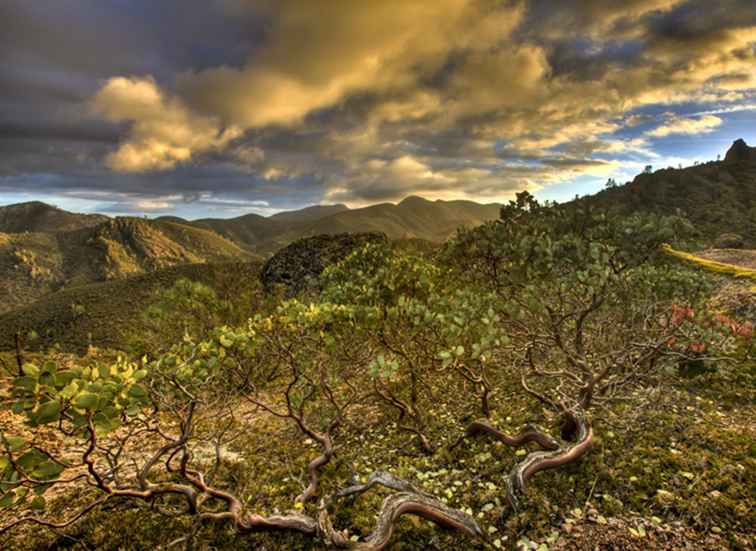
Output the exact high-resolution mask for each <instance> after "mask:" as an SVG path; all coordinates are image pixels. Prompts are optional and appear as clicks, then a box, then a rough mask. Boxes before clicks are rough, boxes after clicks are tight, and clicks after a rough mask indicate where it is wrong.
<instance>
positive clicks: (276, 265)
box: [260, 232, 388, 297]
mask: <svg viewBox="0 0 756 551" xmlns="http://www.w3.org/2000/svg"><path fill="white" fill-rule="evenodd" d="M387 242H388V238H387V237H386V235H385V234H383V233H378V232H371V233H340V234H336V235H316V236H314V237H305V238H302V239H299V240H297V241H295V242H294V243H292V244H291V245H288V246H287V247H284V248H283V249H281V250H280V251H278V252H277V253H276V254H275V255H273V256H272V257H271V258H270V259H269V260H268V261H267V262H266V263H265V265H264V266H263V269H262V271H261V273H260V280H261V282H262V284H263V287H264V288H265V290H266V291H268V292H270V291H273V290H274V289H275V288H276V287H277V286H278V285H283V286H284V287H285V289H286V295H287V296H289V297H291V296H294V295H297V294H299V293H301V292H303V291H317V290H318V289H319V276H320V274H321V273H322V272H323V270H324V269H325V268H326V267H327V266H329V265H330V264H334V263H336V262H338V261H339V260H341V259H343V258H344V257H346V256H347V255H348V254H349V253H351V252H352V251H353V250H355V249H356V248H358V247H361V246H362V245H365V244H366V243H387Z"/></svg>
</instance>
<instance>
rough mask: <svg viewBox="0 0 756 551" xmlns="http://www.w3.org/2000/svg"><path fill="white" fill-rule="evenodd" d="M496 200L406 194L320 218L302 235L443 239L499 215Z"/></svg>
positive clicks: (434, 240)
mask: <svg viewBox="0 0 756 551" xmlns="http://www.w3.org/2000/svg"><path fill="white" fill-rule="evenodd" d="M499 208H500V205H499V204H495V203H492V204H479V203H474V202H472V201H440V200H439V201H428V200H427V199H423V198H422V197H415V196H411V197H407V198H406V199H404V200H403V201H402V202H401V203H399V204H397V205H394V204H392V203H382V204H379V205H373V206H370V207H365V208H362V209H355V210H350V211H345V212H340V213H337V214H334V215H332V216H328V217H326V218H321V219H320V220H317V221H315V222H314V223H313V224H311V225H309V226H307V228H306V229H305V230H304V231H305V232H306V235H317V234H320V233H329V234H331V233H343V232H350V233H351V232H358V231H363V232H364V231H376V232H383V233H385V234H386V235H387V236H388V237H389V238H390V239H411V238H419V239H425V240H428V241H433V242H441V241H445V240H446V239H448V238H449V237H451V236H452V235H454V232H455V231H456V230H457V228H459V227H460V226H466V227H470V226H477V225H480V224H482V223H483V222H485V221H487V220H494V219H496V218H498V216H499Z"/></svg>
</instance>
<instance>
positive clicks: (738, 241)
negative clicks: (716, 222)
mask: <svg viewBox="0 0 756 551" xmlns="http://www.w3.org/2000/svg"><path fill="white" fill-rule="evenodd" d="M744 246H745V240H744V239H743V236H742V235H738V234H737V233H723V234H721V235H720V236H719V237H717V239H716V240H715V241H714V248H715V249H742V248H743V247H744Z"/></svg>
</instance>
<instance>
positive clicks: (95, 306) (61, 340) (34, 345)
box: [0, 262, 260, 350]
mask: <svg viewBox="0 0 756 551" xmlns="http://www.w3.org/2000/svg"><path fill="white" fill-rule="evenodd" d="M259 270H260V264H259V263H257V262H227V263H214V264H188V265H183V266H173V267H170V268H165V269H160V270H156V271H154V272H151V273H145V274H141V275H136V276H133V277H129V278H124V279H117V280H113V281H103V282H97V283H90V284H88V285H81V286H78V287H72V288H70V289H64V290H62V291H59V292H57V293H51V294H49V295H47V296H44V297H42V298H41V299H39V300H37V301H36V302H34V303H33V304H31V305H29V306H26V307H24V308H18V309H16V310H13V311H12V312H5V313H3V314H0V350H10V349H11V348H12V347H13V346H14V340H13V339H14V335H15V334H16V332H20V333H21V334H23V335H27V334H28V333H29V331H34V332H36V333H37V334H38V335H39V336H38V338H37V339H35V340H33V341H31V342H27V343H26V345H25V346H26V348H30V349H45V348H47V347H49V346H52V345H53V344H55V343H58V344H60V345H61V346H62V348H63V349H64V350H82V349H84V348H86V346H87V344H90V343H91V344H93V345H94V346H99V347H117V346H123V345H124V341H125V339H126V337H127V335H128V332H129V331H130V330H133V329H134V328H136V327H139V323H138V322H139V317H140V315H141V314H142V312H143V311H144V310H145V308H146V307H147V305H148V304H149V298H150V295H151V294H152V293H153V292H154V291H156V290H158V289H167V288H169V287H170V286H171V285H173V283H174V282H175V281H176V280H178V279H180V278H187V279H191V280H193V281H199V282H201V283H204V284H206V285H208V286H210V287H211V288H213V289H214V290H216V292H218V294H219V295H220V296H225V295H226V294H228V293H230V292H233V293H234V294H241V293H242V292H243V291H244V290H245V289H249V288H253V287H255V286H256V285H257V281H258V277H257V275H258V273H259Z"/></svg>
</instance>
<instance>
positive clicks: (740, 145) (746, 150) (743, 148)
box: [725, 138, 756, 163]
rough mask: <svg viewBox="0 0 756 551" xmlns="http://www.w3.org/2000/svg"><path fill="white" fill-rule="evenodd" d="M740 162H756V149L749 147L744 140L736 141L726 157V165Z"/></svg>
mask: <svg viewBox="0 0 756 551" xmlns="http://www.w3.org/2000/svg"><path fill="white" fill-rule="evenodd" d="M739 161H756V147H749V146H748V144H747V143H745V140H743V139H742V138H741V139H739V140H735V141H734V142H733V144H732V146H731V147H730V149H728V150H727V154H726V155H725V162H726V163H737V162H739Z"/></svg>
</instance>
